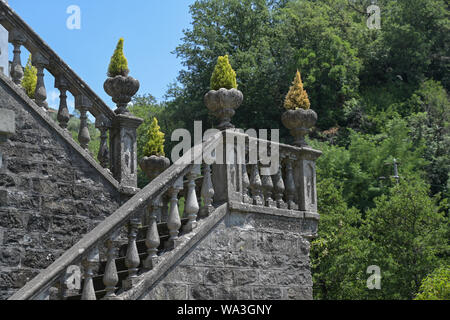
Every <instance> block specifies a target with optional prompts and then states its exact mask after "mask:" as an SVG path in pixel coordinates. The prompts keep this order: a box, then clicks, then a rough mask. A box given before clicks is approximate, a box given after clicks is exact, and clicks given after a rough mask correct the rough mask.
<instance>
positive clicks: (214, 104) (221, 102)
mask: <svg viewBox="0 0 450 320" xmlns="http://www.w3.org/2000/svg"><path fill="white" fill-rule="evenodd" d="M243 101H244V95H243V94H242V92H241V91H239V90H237V89H234V88H233V89H225V88H222V89H219V90H211V91H209V92H208V93H207V94H206V95H205V98H204V102H205V105H206V107H207V108H208V109H209V110H210V111H211V112H212V113H213V114H214V116H215V117H216V118H217V119H219V121H220V123H219V125H218V126H217V128H218V129H219V130H222V131H223V130H226V129H231V128H234V126H233V125H232V124H231V118H232V117H233V116H234V115H235V113H236V109H238V108H239V107H240V106H241V104H242V102H243Z"/></svg>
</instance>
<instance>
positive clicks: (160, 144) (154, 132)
mask: <svg viewBox="0 0 450 320" xmlns="http://www.w3.org/2000/svg"><path fill="white" fill-rule="evenodd" d="M147 136H148V142H147V144H146V145H145V147H144V154H145V156H147V157H151V156H161V157H164V156H165V153H164V142H165V139H164V133H162V132H161V128H160V127H159V125H158V120H157V119H156V118H153V121H152V123H151V124H150V127H149V128H148V131H147Z"/></svg>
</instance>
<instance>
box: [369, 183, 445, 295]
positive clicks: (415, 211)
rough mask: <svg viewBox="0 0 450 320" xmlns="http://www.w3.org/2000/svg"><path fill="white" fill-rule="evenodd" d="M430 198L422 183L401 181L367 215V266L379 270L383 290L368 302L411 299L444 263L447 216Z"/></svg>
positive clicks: (378, 199) (435, 201) (434, 199)
mask: <svg viewBox="0 0 450 320" xmlns="http://www.w3.org/2000/svg"><path fill="white" fill-rule="evenodd" d="M428 193H429V186H427V185H426V184H425V183H424V182H423V181H420V180H418V179H408V180H406V179H404V180H403V181H401V182H400V184H398V185H396V186H395V187H393V188H391V189H390V192H389V194H388V195H382V196H381V197H379V198H377V199H376V200H375V203H376V207H375V208H373V209H370V210H369V211H368V212H367V219H366V224H365V227H364V229H365V231H364V232H366V234H367V236H368V237H369V239H370V240H371V248H370V254H369V261H370V264H371V265H377V266H379V267H380V268H381V271H382V290H376V291H374V292H372V293H371V297H373V298H377V299H413V298H414V297H415V295H416V293H417V292H418V291H419V288H420V286H421V283H422V280H423V279H424V278H425V277H426V276H427V275H428V274H429V273H431V272H432V271H433V270H434V269H435V267H436V266H437V265H440V264H441V263H445V260H447V259H448V252H449V251H448V250H449V246H448V239H447V235H446V232H447V230H448V228H449V224H448V217H446V216H445V215H444V213H443V210H442V209H443V208H442V207H441V206H440V205H439V203H438V198H436V197H435V198H430V197H429V196H428ZM447 262H448V261H447Z"/></svg>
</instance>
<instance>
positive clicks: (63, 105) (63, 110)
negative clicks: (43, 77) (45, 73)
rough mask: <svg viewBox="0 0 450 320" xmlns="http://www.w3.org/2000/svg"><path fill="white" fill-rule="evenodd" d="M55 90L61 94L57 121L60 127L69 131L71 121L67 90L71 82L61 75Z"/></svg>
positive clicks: (56, 79)
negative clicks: (68, 125) (68, 126)
mask: <svg viewBox="0 0 450 320" xmlns="http://www.w3.org/2000/svg"><path fill="white" fill-rule="evenodd" d="M55 88H57V89H58V90H59V92H60V95H59V110H58V117H57V119H58V122H59V126H60V127H61V128H63V129H65V130H67V124H68V123H69V120H70V115H69V108H67V90H69V82H68V81H67V79H66V78H65V77H64V76H62V75H60V76H58V77H56V78H55Z"/></svg>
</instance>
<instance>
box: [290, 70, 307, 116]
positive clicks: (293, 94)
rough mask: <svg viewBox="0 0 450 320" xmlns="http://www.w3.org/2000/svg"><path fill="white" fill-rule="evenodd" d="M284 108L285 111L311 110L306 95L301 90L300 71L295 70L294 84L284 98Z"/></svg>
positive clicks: (304, 91)
mask: <svg viewBox="0 0 450 320" xmlns="http://www.w3.org/2000/svg"><path fill="white" fill-rule="evenodd" d="M284 108H285V109H286V110H296V109H300V108H301V109H303V110H308V109H310V108H311V103H310V102H309V98H308V93H306V90H304V89H303V82H302V77H301V75H300V71H298V70H297V74H296V75H295V79H294V82H293V83H292V86H291V88H290V89H289V92H288V94H287V96H286V99H285V101H284Z"/></svg>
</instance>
